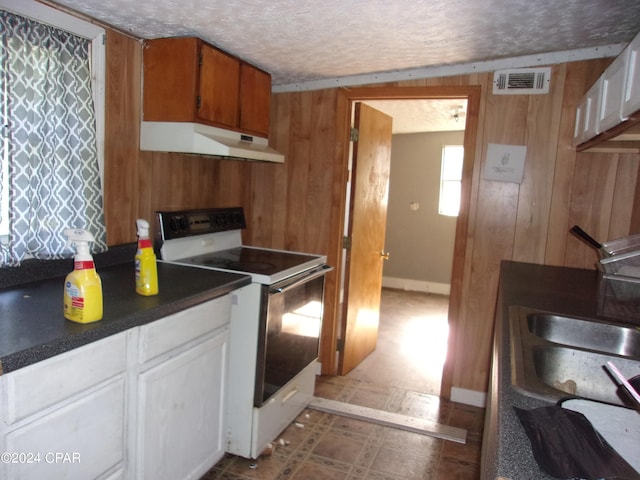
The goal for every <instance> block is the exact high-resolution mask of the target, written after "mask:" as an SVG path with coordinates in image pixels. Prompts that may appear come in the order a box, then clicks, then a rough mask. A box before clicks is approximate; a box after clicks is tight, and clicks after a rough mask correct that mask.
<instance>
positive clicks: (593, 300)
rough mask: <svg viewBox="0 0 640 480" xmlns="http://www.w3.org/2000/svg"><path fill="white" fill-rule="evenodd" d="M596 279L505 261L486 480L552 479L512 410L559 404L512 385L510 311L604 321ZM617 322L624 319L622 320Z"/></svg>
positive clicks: (631, 320)
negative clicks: (520, 308) (535, 311)
mask: <svg viewBox="0 0 640 480" xmlns="http://www.w3.org/2000/svg"><path fill="white" fill-rule="evenodd" d="M598 279H599V274H598V272H597V271H596V270H584V269H576V268H566V267H553V266H544V265H534V264H527V263H518V262H503V263H502V265H501V270H500V287H499V294H498V303H497V305H496V326H495V342H494V350H493V365H492V373H491V385H490V389H489V395H488V397H489V401H488V405H487V414H486V415H487V416H486V421H485V433H484V439H483V458H482V478H483V480H494V479H496V478H504V479H510V480H544V479H552V478H553V477H551V476H549V475H547V474H546V473H545V472H544V471H542V470H541V469H540V467H539V466H538V464H537V462H536V461H535V459H534V458H533V454H532V452H531V444H530V442H529V439H528V437H527V436H526V434H525V432H524V429H523V427H522V425H521V424H520V422H519V420H518V419H517V417H516V415H515V412H514V410H513V407H514V406H515V407H519V408H523V409H533V408H536V407H541V406H545V405H551V404H553V403H555V402H551V401H545V400H543V399H539V398H534V397H531V396H528V395H526V394H524V393H522V392H520V391H518V390H516V389H515V388H514V387H513V386H512V383H511V349H510V340H509V307H510V306H512V305H520V306H524V307H530V308H535V309H539V310H546V311H551V312H555V313H559V314H565V315H570V316H579V317H583V318H590V319H601V318H603V317H601V316H600V315H599V313H598V295H599V290H598V289H599V284H598ZM617 320H618V321H624V320H622V319H620V318H618V319H617ZM637 322H638V320H637V319H635V318H629V319H628V323H635V324H637ZM612 385H613V384H612ZM612 388H613V386H612Z"/></svg>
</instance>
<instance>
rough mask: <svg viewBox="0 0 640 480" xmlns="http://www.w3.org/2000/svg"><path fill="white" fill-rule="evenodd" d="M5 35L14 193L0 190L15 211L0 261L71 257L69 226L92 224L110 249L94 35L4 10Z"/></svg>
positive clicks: (4, 119) (0, 86)
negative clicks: (104, 204)
mask: <svg viewBox="0 0 640 480" xmlns="http://www.w3.org/2000/svg"><path fill="white" fill-rule="evenodd" d="M0 42H1V43H0V101H1V103H0V107H2V108H1V109H0V110H1V111H0V122H1V123H0V125H2V126H3V136H2V138H3V144H4V145H3V147H4V148H7V152H8V155H7V158H8V162H9V192H0V195H7V194H8V195H9V212H10V213H9V230H10V232H9V243H8V245H1V246H0V265H5V266H16V265H19V264H20V261H21V260H23V259H24V258H26V257H29V256H31V257H35V258H40V259H55V258H64V257H68V256H70V255H71V254H72V250H71V249H69V248H68V247H66V239H65V237H64V236H63V230H64V229H65V228H83V229H85V230H88V231H89V232H91V233H92V234H93V236H94V237H95V238H96V242H95V243H94V245H93V252H94V253H98V252H102V251H105V250H106V249H107V245H106V229H105V225H104V214H103V209H102V190H101V188H100V175H99V167H98V156H97V152H96V148H97V147H96V135H95V116H94V115H95V112H94V107H93V100H92V96H91V71H90V58H89V47H90V41H89V40H86V39H83V38H80V37H77V36H75V35H73V34H71V33H68V32H65V31H62V30H58V29H56V28H53V27H50V26H47V25H43V24H40V23H38V22H35V21H32V20H29V19H26V18H23V17H20V16H18V15H14V14H11V13H8V12H5V11H0ZM3 161H5V160H4V157H3ZM0 184H1V183H0Z"/></svg>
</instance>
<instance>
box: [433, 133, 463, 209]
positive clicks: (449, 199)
mask: <svg viewBox="0 0 640 480" xmlns="http://www.w3.org/2000/svg"><path fill="white" fill-rule="evenodd" d="M463 158H464V147H463V146H462V145H445V146H443V147H442V167H441V170H440V201H439V204H438V213H439V214H440V215H447V216H449V217H457V216H458V213H459V212H460V192H461V190H462V162H463Z"/></svg>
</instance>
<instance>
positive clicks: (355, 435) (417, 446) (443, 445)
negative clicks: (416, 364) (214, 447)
mask: <svg viewBox="0 0 640 480" xmlns="http://www.w3.org/2000/svg"><path fill="white" fill-rule="evenodd" d="M389 293H391V294H392V295H393V296H394V297H395V300H394V301H396V302H398V301H400V303H401V297H398V294H397V292H386V294H385V293H384V292H383V306H382V308H381V312H384V305H385V298H387V300H388V294H389ZM424 295H426V294H424ZM407 303H412V302H407ZM420 303H421V302H418V304H420ZM387 305H388V303H387ZM391 310H392V311H394V312H396V314H401V315H402V316H406V311H405V312H402V313H400V311H399V310H398V309H391ZM392 316H393V315H384V314H381V322H384V321H386V322H391V323H398V324H399V322H394V321H393V320H390V317H392ZM387 334H389V333H387ZM387 334H385V335H387ZM372 366H373V365H372ZM374 368H380V367H379V363H378V362H376V363H375V367H374ZM411 369H412V368H405V370H407V371H410V370H411ZM354 377H359V375H351V374H348V375H347V376H344V377H341V376H336V377H318V381H317V383H316V392H315V394H316V396H318V397H323V398H329V399H334V400H339V401H343V402H348V403H353V404H356V405H362V406H367V407H372V408H377V409H380V410H386V411H390V412H395V413H401V414H406V415H411V416H414V417H418V418H425V419H429V420H432V421H437V422H439V423H442V424H445V425H449V426H452V427H459V428H464V429H466V430H467V442H466V444H460V443H455V442H452V441H449V440H442V439H438V438H435V437H431V436H427V435H421V434H417V433H411V432H406V431H403V430H399V429H396V428H391V427H383V426H380V425H376V424H373V423H369V422H364V421H359V420H354V419H349V418H346V417H341V416H337V415H332V414H328V413H323V412H319V411H315V410H311V409H307V410H305V411H304V412H302V413H301V414H300V416H299V417H298V419H296V422H294V423H292V424H291V425H290V426H289V427H288V428H287V429H286V430H285V431H284V432H282V434H281V435H280V437H279V438H278V441H277V442H276V448H275V450H274V451H273V453H272V454H271V455H268V456H267V455H264V456H261V457H260V458H259V459H258V460H256V461H251V460H247V459H244V458H241V457H236V456H233V455H227V456H225V458H223V459H222V460H221V461H220V462H219V463H218V464H216V465H215V466H214V467H213V468H212V469H211V470H210V471H209V472H208V473H207V474H205V475H204V476H203V477H202V479H201V480H219V479H224V480H247V479H255V480H276V479H277V480H285V479H286V480H366V479H370V480H414V479H415V480H425V479H433V480H472V479H473V480H475V479H478V478H480V448H481V442H482V428H483V424H484V409H482V408H477V407H471V406H467V405H462V404H458V403H453V402H449V401H446V400H443V399H440V398H439V397H438V396H435V395H432V394H429V393H420V392H416V391H413V390H411V389H406V388H403V387H398V386H393V385H389V384H388V383H389V382H385V383H384V384H378V383H374V382H373V381H371V380H370V378H371V377H370V376H369V377H367V381H363V380H362V379H360V378H354ZM374 378H375V377H374ZM381 378H384V376H383V377H381ZM296 423H297V424H299V425H296ZM281 443H282V444H281Z"/></svg>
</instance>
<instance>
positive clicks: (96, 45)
mask: <svg viewBox="0 0 640 480" xmlns="http://www.w3.org/2000/svg"><path fill="white" fill-rule="evenodd" d="M0 9H2V10H6V11H8V12H11V13H15V14H17V15H21V16H23V17H28V18H30V19H32V20H35V21H37V22H40V23H43V24H46V25H50V26H52V27H55V28H59V29H61V30H66V31H68V32H70V33H73V34H74V35H77V36H79V37H83V38H86V39H88V40H90V41H91V52H90V54H91V77H92V85H91V86H92V95H93V104H94V109H95V121H96V151H97V154H98V170H99V171H100V186H101V188H102V194H103V195H104V144H105V88H106V87H105V83H106V47H105V43H106V40H105V29H104V28H102V27H100V26H98V25H95V24H93V23H90V22H88V21H86V20H82V19H81V18H78V17H75V16H73V15H71V14H68V13H65V12H63V11H61V10H58V9H55V8H53V7H50V6H48V5H44V4H42V3H38V2H36V1H35V0H0ZM3 154H4V152H3ZM3 165H4V162H3ZM2 179H3V183H4V185H3V189H8V186H9V185H8V175H3V176H2ZM4 191H6V190H4ZM5 198H6V196H5ZM6 208H7V211H6V212H2V213H3V215H2V217H3V218H8V213H9V212H8V205H6ZM0 226H2V227H3V228H2V229H0V240H6V238H7V235H8V233H9V232H8V223H7V222H5V225H0ZM5 229H6V231H5Z"/></svg>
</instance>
